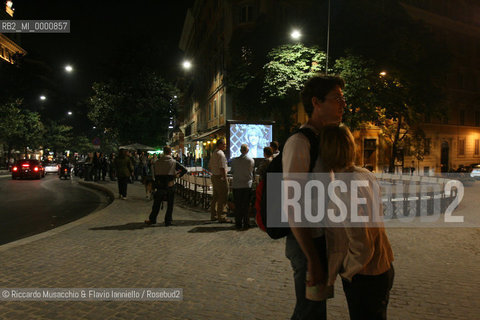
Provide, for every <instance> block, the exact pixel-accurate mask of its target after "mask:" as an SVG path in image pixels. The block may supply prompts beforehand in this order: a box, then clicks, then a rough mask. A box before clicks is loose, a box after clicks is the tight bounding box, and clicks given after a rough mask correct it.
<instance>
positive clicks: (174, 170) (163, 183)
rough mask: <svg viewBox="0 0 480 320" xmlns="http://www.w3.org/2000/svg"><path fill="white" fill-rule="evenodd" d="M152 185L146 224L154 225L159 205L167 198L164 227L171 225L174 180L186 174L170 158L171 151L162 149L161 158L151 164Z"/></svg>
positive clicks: (167, 148) (176, 162)
mask: <svg viewBox="0 0 480 320" xmlns="http://www.w3.org/2000/svg"><path fill="white" fill-rule="evenodd" d="M152 167H153V176H154V185H155V188H156V191H155V194H154V196H153V197H154V198H153V206H152V211H151V212H150V216H149V217H148V220H145V223H146V224H156V223H157V216H158V212H159V211H160V205H161V203H162V201H163V200H164V197H165V196H166V198H167V211H166V212H165V226H166V227H168V226H171V225H172V214H173V201H174V197H175V178H176V177H181V176H183V175H184V174H185V173H187V168H185V167H184V166H183V165H181V164H180V163H179V162H178V161H176V160H175V159H173V158H172V149H171V148H170V147H169V146H165V147H163V156H162V157H160V158H159V159H158V160H157V161H155V163H154V164H153V166H152Z"/></svg>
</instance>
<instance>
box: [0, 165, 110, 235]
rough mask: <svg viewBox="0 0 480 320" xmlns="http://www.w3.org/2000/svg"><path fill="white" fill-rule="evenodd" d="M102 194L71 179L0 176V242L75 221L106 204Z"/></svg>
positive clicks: (54, 175)
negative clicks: (20, 178) (19, 178)
mask: <svg viewBox="0 0 480 320" xmlns="http://www.w3.org/2000/svg"><path fill="white" fill-rule="evenodd" d="M108 202H109V201H108V199H107V197H106V195H104V194H102V193H101V192H98V191H95V190H94V189H90V188H85V187H83V186H80V185H79V184H77V183H76V182H75V179H74V180H60V179H59V178H58V175H56V174H48V175H47V176H45V178H43V179H40V180H37V179H32V180H31V179H23V180H11V179H10V178H9V177H8V176H7V177H4V178H2V179H0V221H1V223H0V244H4V243H8V242H11V241H14V240H18V239H21V238H25V237H28V236H31V235H34V234H38V233H41V232H44V231H46V230H50V229H53V228H56V227H58V226H61V225H64V224H66V223H69V222H71V221H74V220H77V219H78V218H80V217H83V216H85V215H87V214H89V213H91V212H93V211H96V210H99V209H101V208H103V207H105V206H106V205H108Z"/></svg>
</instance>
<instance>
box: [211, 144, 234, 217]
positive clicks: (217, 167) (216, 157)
mask: <svg viewBox="0 0 480 320" xmlns="http://www.w3.org/2000/svg"><path fill="white" fill-rule="evenodd" d="M226 147H227V146H226V144H225V140H223V139H219V140H218V141H217V148H216V149H215V151H214V152H213V154H212V157H211V158H210V161H209V167H210V171H211V172H212V187H213V195H212V203H211V205H210V220H212V221H215V220H218V222H220V223H231V222H232V221H231V220H229V219H227V215H226V214H225V213H224V211H223V210H224V208H225V205H226V204H227V196H228V181H227V158H226V157H225V153H224V152H223V151H224V150H225V149H226Z"/></svg>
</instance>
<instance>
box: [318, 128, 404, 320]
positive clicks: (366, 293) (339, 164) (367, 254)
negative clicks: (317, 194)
mask: <svg viewBox="0 0 480 320" xmlns="http://www.w3.org/2000/svg"><path fill="white" fill-rule="evenodd" d="M319 137H320V138H319V141H320V148H321V149H322V150H323V152H322V153H321V154H320V159H321V162H322V164H323V168H324V171H325V172H330V171H331V172H335V180H337V181H343V182H344V183H345V185H347V186H350V185H352V184H351V183H352V181H357V182H358V181H363V182H365V181H366V182H368V187H366V188H358V189H357V191H356V193H358V194H357V195H356V196H355V197H352V194H351V193H352V191H350V192H348V191H347V192H342V193H341V195H340V199H341V200H342V201H343V203H345V204H346V208H353V206H355V207H356V210H357V213H356V216H357V217H359V216H361V217H364V218H365V217H366V218H368V219H367V220H368V222H361V223H359V222H353V221H354V219H353V217H352V214H353V213H352V212H351V210H347V216H346V219H345V221H344V223H343V225H344V228H341V227H331V228H327V229H326V230H325V232H326V239H327V248H328V260H329V263H328V265H329V267H332V270H329V278H328V283H327V285H330V286H333V284H334V283H335V278H336V276H337V273H340V276H341V277H342V284H343V291H344V292H345V297H346V298H347V303H348V311H349V314H350V319H352V320H362V319H375V320H386V319H387V306H388V301H389V296H390V290H391V288H392V286H393V278H394V273H395V272H394V269H393V264H392V262H393V251H392V248H391V246H390V242H389V241H388V237H387V233H386V231H385V226H384V223H383V221H382V220H376V219H375V218H376V214H378V213H383V209H382V199H381V197H380V185H379V184H378V181H377V179H376V178H375V176H374V175H373V173H371V172H370V171H368V170H367V169H365V168H360V167H357V166H355V162H354V161H355V140H354V138H353V136H352V133H351V132H350V130H349V129H348V128H347V127H345V126H325V127H323V128H322V129H321V131H320V134H319ZM354 198H356V199H357V200H358V199H364V200H365V201H364V202H362V203H361V204H353V203H352V202H354V203H355V202H356V201H354V200H352V199H354ZM375 207H376V208H377V210H375V209H374V208H375ZM329 208H334V209H333V210H335V216H339V215H340V213H339V209H338V207H336V205H335V204H333V203H330V205H329ZM375 211H377V212H378V213H375Z"/></svg>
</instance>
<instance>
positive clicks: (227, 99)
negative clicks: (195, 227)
mask: <svg viewBox="0 0 480 320" xmlns="http://www.w3.org/2000/svg"><path fill="white" fill-rule="evenodd" d="M304 3H307V4H308V3H312V2H311V1H308V0H307V1H287V0H280V1H279V0H196V1H195V3H194V5H193V7H192V8H190V9H189V10H188V11H187V14H186V17H185V21H184V27H183V32H182V35H181V39H180V43H179V47H180V49H181V50H182V51H183V52H184V53H185V59H187V60H189V61H191V63H192V68H191V69H190V70H189V71H185V74H184V81H185V82H186V83H187V85H186V88H185V92H186V94H185V95H184V97H183V103H181V104H182V108H181V109H182V114H183V119H182V120H181V122H182V124H181V125H180V128H181V130H182V131H183V132H184V134H185V135H184V136H185V138H184V139H185V140H184V146H185V152H187V153H189V154H191V155H194V156H195V157H196V158H205V157H207V158H208V154H209V152H210V151H211V150H213V149H214V147H213V145H214V144H215V143H216V141H217V140H218V139H220V138H225V136H226V132H225V130H226V122H227V120H244V119H241V116H240V115H239V113H238V112H236V110H235V103H234V101H232V98H231V95H230V94H229V90H228V85H227V84H226V78H225V75H226V72H227V71H226V70H227V69H228V65H229V63H230V57H229V45H230V42H231V40H232V36H233V35H234V33H238V32H242V33H244V34H249V36H250V37H255V35H254V34H253V30H254V29H255V26H256V25H257V24H258V23H259V21H262V22H264V21H268V22H269V23H271V24H272V25H277V26H279V28H282V27H283V28H285V25H287V22H288V21H289V19H291V18H294V17H296V16H301V14H300V12H301V11H302V10H308V9H307V8H308V6H305V5H303V4H304ZM272 36H273V35H272ZM259 120H268V119H259ZM178 144H179V145H181V142H180V143H178Z"/></svg>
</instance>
